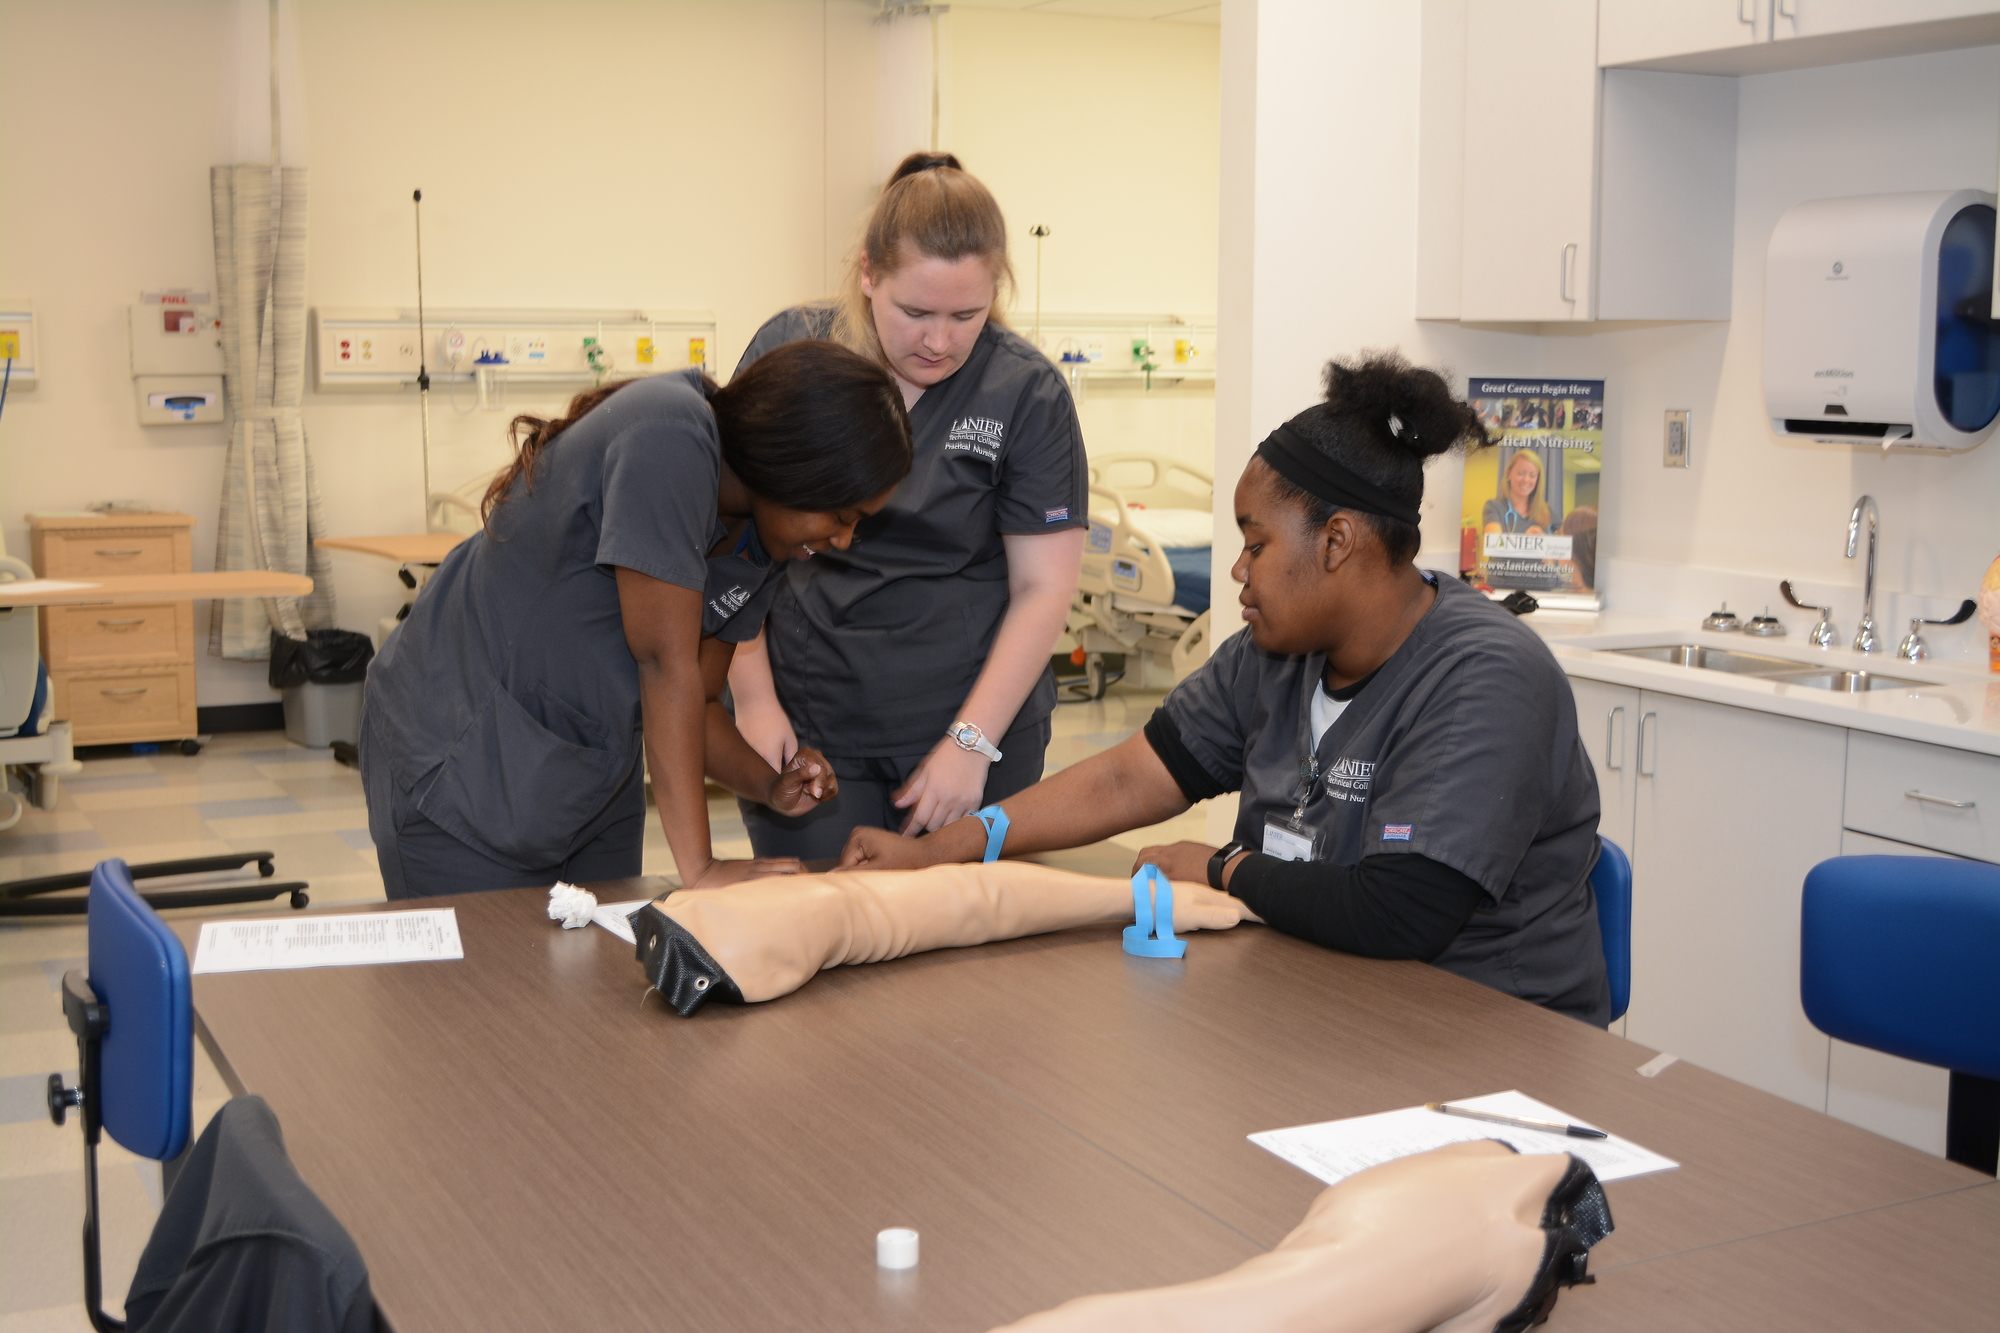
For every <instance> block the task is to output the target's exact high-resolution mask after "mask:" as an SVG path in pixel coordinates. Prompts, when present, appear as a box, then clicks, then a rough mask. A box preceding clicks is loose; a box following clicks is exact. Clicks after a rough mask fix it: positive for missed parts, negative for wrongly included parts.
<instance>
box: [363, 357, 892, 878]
mask: <svg viewBox="0 0 2000 1333" xmlns="http://www.w3.org/2000/svg"><path fill="white" fill-rule="evenodd" d="M514 433H515V437H516V440H517V444H518V452H517V455H516V457H515V459H514V462H513V465H512V466H511V467H509V468H508V469H507V470H506V471H504V472H503V473H502V474H501V475H500V476H499V477H498V478H497V479H496V480H495V481H494V483H493V485H492V488H491V489H490V490H488V491H487V493H486V502H485V505H484V518H485V523H484V526H483V528H482V530H481V531H480V532H477V533H475V534H473V536H471V537H470V538H468V539H467V540H466V541H465V542H464V543H463V544H462V545H460V546H459V547H458V549H457V550H455V551H453V552H452V553H451V555H450V556H449V557H448V558H447V559H446V560H445V562H444V563H443V564H442V565H440V566H439V567H438V571H437V574H436V575H435V576H434V577H433V578H432V579H431V581H430V582H429V583H428V584H426V585H425V587H424V591H423V593H422V595H421V596H419V597H418V598H417V600H416V604H415V606H414V607H412V609H411V612H410V615H409V618H408V619H407V620H405V621H404V622H403V624H402V626H401V627H400V628H399V629H397V631H396V632H395V634H393V635H392V636H390V639H389V642H388V644H387V645H386V646H385V647H384V648H383V650H382V654H381V656H379V657H377V658H376V659H375V661H374V663H373V665H372V666H371V667H370V668H369V671H368V689H367V692H366V695H365V698H364V707H363V712H364V716H363V722H362V741H361V776H362V784H363V787H364V789H365V791H366V793H367V799H368V830H369V833H370V835H371V836H372V837H373V838H374V841H375V848H376V852H377V856H378V859H379V862H380V865H381V869H382V880H383V884H384V885H385V887H386V888H387V890H388V895H389V897H391V898H405V897H413V896H419V895H425V894H437V893H463V892H466V891H468V890H475V889H499V888H509V887H513V886H519V885H535V884H539V885H546V884H549V883H551V882H552V881H554V880H556V879H568V880H594V879H610V878H616V877H621V876H626V875H636V874H638V873H639V868H640V848H641V842H642V839H643V835H644V830H645V821H646V800H645V791H644V781H643V773H644V772H645V771H646V769H647V768H650V771H651V773H652V779H653V792H654V797H655V803H656V804H657V805H658V806H659V810H660V822H661V824H662V826H663V827H664V828H665V830H666V835H667V844H668V846H669V847H670V848H671V849H672V850H673V856H674V865H675V867H676V869H677V870H678V871H679V872H680V876H681V881H682V883H684V884H686V885H688V886H689V887H702V888H711V887H715V886H717V885H723V884H729V883H733V882H734V881H736V880H740V879H744V878H748V877H751V876H753V875H756V874H770V873H776V872H782V871H787V870H797V869H798V868H799V867H798V864H797V862H795V861H791V862H752V861H718V860H716V859H715V858H714V855H713V849H712V846H711V844H710V841H709V829H708V806H707V801H706V797H705V794H704V791H703V787H702V778H703V775H704V774H707V775H708V776H712V777H714V778H715V779H716V780H717V781H719V782H721V783H722V784H723V785H725V786H727V787H729V788H731V789H732V790H734V791H736V792H738V793H739V794H741V795H743V796H744V797H746V798H748V799H751V800H756V801H760V802H767V803H769V804H770V805H771V806H773V807H776V808H778V809H784V810H791V811H803V810H809V809H811V808H812V807H813V805H814V804H815V803H816V802H817V801H819V800H822V799H826V798H829V797H831V796H832V795H833V794H834V792H835V790H836V786H835V783H834V781H833V778H832V774H831V770H830V767H829V766H828V764H827V762H826V760H825V758H824V757H823V756H821V755H819V754H817V753H816V752H814V751H811V750H800V751H799V752H797V753H795V754H793V755H791V756H789V757H788V760H787V762H786V763H784V764H781V765H778V766H777V768H776V769H774V768H773V767H772V766H770V765H767V764H765V762H764V761H763V760H762V759H761V758H759V757H758V755H757V753H756V752H755V751H754V750H752V749H751V748H750V747H749V746H748V745H747V744H745V743H744V741H743V738H742V737H741V736H740V735H739V734H738V733H737V731H736V728H735V726H734V725H733V724H732V723H731V721H730V719H729V716H728V714H727V713H725V712H724V711H723V709H722V707H721V704H720V698H721V694H722V688H723V682H724V679H725V677H726V675H727V673H728V670H729V660H730V657H731V655H732V653H733V652H734V649H735V646H736V645H737V644H739V643H741V642H743V641H744V640H746V639H749V638H751V637H753V636H754V635H755V634H756V633H757V627H758V625H759V623H760V622H761V621H762V619H763V616H764V611H765V608H766V607H767V606H768V605H769V604H770V600H771V594H772V592H773V590H774V588H775V582H776V578H777V576H778V574H779V573H780V572H781V571H782V570H783V568H784V566H785V564H786V563H787V562H788V561H791V560H793V559H795V558H796V559H807V558H810V557H811V556H813V555H814V554H816V553H819V552H822V551H839V550H842V549H844V548H845V547H846V546H847V544H848V543H849V542H850V541H852V540H853V537H854V530H855V527H856V525H858V524H859V523H861V522H862V520H864V519H865V518H866V517H867V516H868V515H870V514H873V513H875V512H876V511H877V510H879V509H881V508H882V506H883V505H884V504H886V503H887V502H888V498H889V492H890V490H891V489H892V488H894V487H895V486H896V484H897V483H898V482H900V481H901V480H902V479H903V477H904V475H905V474H907V473H908V471H909V468H910V437H909V426H908V419H907V416H906V414H905V411H904V408H903V403H902V397H901V395H900V394H899V393H898V392H897V391H896V386H895V383H894V381H893V380H891V379H890V378H889V376H888V374H887V373H886V372H884V371H883V370H882V369H881V367H879V366H877V365H875V364H874V363H873V362H871V361H869V360H867V359H866V358H864V357H860V356H857V355H855V354H854V353H852V352H848V351H845V350H844V349H842V348H839V347H835V346H833V345H831V344H829V343H810V344H807V343H802V344H799V345H798V346H796V347H789V348H785V349H782V351H780V352H778V353H774V354H773V355H772V356H770V357H768V358H766V359H765V360H764V361H762V362H760V363H758V364H757V365H756V366H755V367H753V368H752V369H751V370H750V371H748V372H746V373H743V374H739V375H738V376H737V377H736V378H735V380H733V381H732V382H731V383H730V384H729V386H728V387H727V388H717V387H716V385H715V384H714V382H713V381H711V380H709V379H708V378H707V377H706V376H704V375H702V374H701V372H699V371H695V370H690V371H683V372H680V373H678V374H671V375H661V376H659V377H657V378H653V379H644V380H631V381H626V382H624V383H619V384H613V385H608V386H606V387H604V388H601V389H597V390H594V391H592V392H590V393H586V394H582V395H579V396H578V397H577V399H576V400H575V401H574V402H572V403H571V404H570V407H569V412H568V413H567V415H565V416H562V417H559V418H556V419H554V420H543V419H541V418H538V417H532V416H521V417H517V418H515V420H514ZM642 757H643V759H644V761H645V765H644V766H643V767H642V764H641V759H642Z"/></svg>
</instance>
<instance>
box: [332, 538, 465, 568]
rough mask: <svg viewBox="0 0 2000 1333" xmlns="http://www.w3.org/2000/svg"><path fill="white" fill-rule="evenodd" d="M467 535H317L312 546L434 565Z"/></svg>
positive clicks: (402, 561) (395, 560)
mask: <svg viewBox="0 0 2000 1333" xmlns="http://www.w3.org/2000/svg"><path fill="white" fill-rule="evenodd" d="M467 535H468V534H466V533H463V532H393V533H386V534H383V535H382V536H378V537H320V538H317V539H315V540H314V542H313V545H314V546H317V547H319V548H320V549H321V550H322V551H356V552H359V553H360V554H362V555H372V556H378V557H380V558H381V559H383V560H390V561H394V562H395V563H396V564H399V565H435V564H439V563H442V562H443V560H444V558H445V557H446V556H448V555H450V554H451V553H452V552H453V551H454V550H456V549H457V548H458V545H459V543H460V542H463V541H464V540H465V539H466V537H467Z"/></svg>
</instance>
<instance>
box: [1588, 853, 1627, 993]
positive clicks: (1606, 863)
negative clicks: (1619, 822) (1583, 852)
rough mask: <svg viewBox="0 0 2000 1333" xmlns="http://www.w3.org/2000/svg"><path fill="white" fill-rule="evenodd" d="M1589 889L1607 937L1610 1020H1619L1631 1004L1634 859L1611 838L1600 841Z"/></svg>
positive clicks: (1604, 935)
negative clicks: (1594, 899)
mask: <svg viewBox="0 0 2000 1333" xmlns="http://www.w3.org/2000/svg"><path fill="white" fill-rule="evenodd" d="M1590 892H1591V894H1592V896H1594V897H1595V898H1596V899H1597V930H1598V933H1599V934H1600V935H1602V936H1603V937H1604V971H1605V974H1606V975H1607V976H1608V977H1609V978H1610V979H1611V1021H1612V1022H1614V1023H1616V1022H1617V1021H1618V1020H1619V1019H1621V1018H1623V1017H1625V1010H1626V1009H1627V1008H1629V1007H1630V1005H1631V1003H1632V860H1631V858H1630V857H1628V856H1626V855H1625V850H1624V849H1623V848H1622V847H1620V846H1619V845H1618V844H1617V843H1615V842H1613V841H1611V839H1609V838H1605V837H1599V838H1598V840H1597V864H1596V865H1594V866H1592V867H1591V868H1590Z"/></svg>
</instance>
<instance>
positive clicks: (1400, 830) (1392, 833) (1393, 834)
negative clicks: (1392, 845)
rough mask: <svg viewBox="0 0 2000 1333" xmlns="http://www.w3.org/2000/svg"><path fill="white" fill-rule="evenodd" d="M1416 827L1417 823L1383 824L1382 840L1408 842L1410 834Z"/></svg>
mask: <svg viewBox="0 0 2000 1333" xmlns="http://www.w3.org/2000/svg"><path fill="white" fill-rule="evenodd" d="M1416 828H1417V826H1416V825H1415V824H1384V825H1383V826H1382V841H1384V842H1408V841H1409V840H1410V835H1411V834H1412V833H1414V832H1416Z"/></svg>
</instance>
